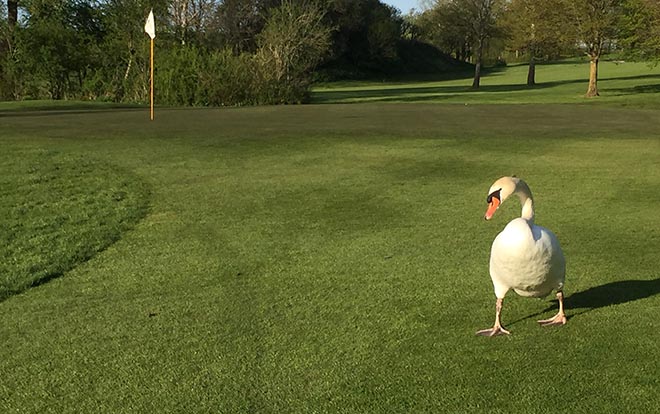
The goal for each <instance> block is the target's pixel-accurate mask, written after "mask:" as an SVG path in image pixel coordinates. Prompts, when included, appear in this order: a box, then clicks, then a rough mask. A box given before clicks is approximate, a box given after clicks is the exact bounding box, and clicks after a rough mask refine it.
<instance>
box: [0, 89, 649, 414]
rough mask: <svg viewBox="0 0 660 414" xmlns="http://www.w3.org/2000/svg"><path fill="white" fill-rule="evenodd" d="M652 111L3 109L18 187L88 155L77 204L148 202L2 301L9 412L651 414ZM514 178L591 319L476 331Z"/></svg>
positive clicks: (578, 313) (569, 289) (424, 106)
mask: <svg viewBox="0 0 660 414" xmlns="http://www.w3.org/2000/svg"><path fill="white" fill-rule="evenodd" d="M585 86H586V85H585ZM653 96H654V99H657V94H654V95H653ZM489 99H490V98H489ZM643 99H644V100H645V101H644V102H647V101H646V100H647V99H648V98H647V97H646V96H645V97H644V98H643ZM640 106H641V107H636V108H634V109H633V108H625V107H621V106H607V105H597V104H596V105H566V104H547V103H546V104H527V105H509V104H499V105H471V104H470V105H462V104H461V105H442V104H428V103H367V104H335V105H307V106H281V107H258V108H234V109H157V111H156V120H155V121H154V122H149V121H148V110H147V111H145V110H144V109H134V108H127V109H121V108H105V107H101V108H99V109H97V110H94V109H90V108H87V107H82V108H80V109H78V110H67V109H58V110H53V111H41V110H20V111H18V110H17V111H14V110H4V111H0V147H1V148H2V150H1V151H0V172H2V173H3V174H6V172H7V171H8V168H9V167H7V166H11V171H13V173H15V172H16V171H19V172H20V171H23V170H25V171H26V173H27V171H30V170H29V168H30V165H32V164H30V162H32V163H34V161H30V162H28V161H25V162H23V163H21V159H23V158H21V157H23V156H25V157H26V158H25V159H26V160H28V158H27V155H26V154H32V155H34V154H50V155H48V156H50V157H55V158H57V159H60V160H62V159H64V160H68V161H67V162H63V164H62V165H63V168H64V169H65V170H66V171H63V172H62V174H64V173H67V172H70V171H69V169H71V168H73V166H74V165H75V164H76V162H77V161H76V160H84V162H85V164H84V165H85V166H86V167H85V168H83V169H82V170H81V171H82V172H76V171H78V170H75V171H73V172H71V174H69V175H66V178H65V180H68V181H67V182H68V183H69V184H68V186H65V187H66V188H69V187H70V186H73V187H74V188H75V186H76V185H78V184H80V187H79V188H80V191H81V193H84V194H91V193H89V192H90V190H89V189H90V188H100V189H102V190H103V191H106V192H105V193H103V194H108V196H107V198H108V199H109V200H115V201H118V199H117V196H116V194H118V191H123V193H122V194H124V195H126V197H125V198H124V196H122V198H121V200H124V199H126V200H129V201H130V202H129V201H127V202H126V204H125V206H126V207H125V208H126V211H125V212H123V213H122V214H123V215H117V216H116V217H115V216H112V217H110V218H103V219H102V220H101V221H103V222H104V223H105V222H109V221H108V220H114V221H112V223H115V224H112V226H110V228H111V230H108V231H107V232H105V233H103V234H106V235H107V240H109V241H111V242H112V241H114V243H113V244H109V242H108V243H106V242H102V243H100V245H103V246H105V247H103V248H99V249H97V250H100V252H98V253H94V254H93V255H90V256H89V257H88V256H84V257H82V258H80V259H81V262H80V263H78V264H77V265H75V266H73V267H72V268H71V269H69V270H67V271H65V272H63V274H62V275H61V276H60V277H55V278H52V279H51V280H49V281H48V282H47V283H40V284H39V285H38V286H35V287H32V288H27V289H22V291H21V293H18V294H13V295H11V296H9V297H7V298H6V299H4V300H2V301H1V302H0V372H1V373H2V375H1V376H0V412H7V413H9V412H29V413H64V412H81V413H92V412H99V413H100V412H104V413H105V412H107V413H119V412H154V413H156V412H161V413H166V412H167V413H169V412H196V413H203V412H208V413H287V412H292V413H312V412H328V413H333V412H342V413H371V412H374V413H415V412H428V413H443V412H447V413H482V412H489V413H555V412H570V413H587V412H588V413H621V412H639V413H641V412H653V411H654V410H657V407H659V406H660V396H659V394H658V389H659V386H660V376H659V374H660V362H659V361H660V348H659V347H658V331H659V328H660V324H659V323H658V310H659V309H660V295H658V294H659V293H660V276H659V273H658V269H660V254H658V252H660V214H658V206H659V203H660V116H659V115H660V114H659V113H658V111H657V109H649V108H646V107H647V106H651V107H653V105H648V104H646V103H643V104H641V105H640ZM39 156H42V155H39ZM30 159H31V160H33V159H34V158H30ZM95 168H96V169H97V173H98V176H99V177H106V178H103V180H101V181H100V182H99V180H96V181H94V180H90V178H89V177H88V176H87V175H86V174H96V173H95V172H94V169H95ZM49 174H57V173H56V172H49ZM510 174H516V175H518V176H520V177H524V178H525V180H526V181H527V183H528V184H529V185H530V187H531V189H532V191H533V193H534V196H535V201H536V222H537V223H538V224H540V225H543V226H546V227H548V228H550V229H552V230H553V231H554V232H555V234H556V235H557V236H558V238H559V240H560V241H561V243H562V246H563V249H564V252H565V255H566V259H567V280H566V289H565V292H566V307H567V315H568V318H569V322H568V324H567V325H566V326H564V327H561V328H540V327H539V326H537V324H536V322H535V320H536V319H542V318H547V317H550V316H551V315H553V314H554V312H555V311H556V302H555V301H553V300H551V298H547V299H544V300H538V299H527V298H521V297H518V296H516V295H515V294H513V293H509V295H508V296H507V299H506V301H505V309H504V314H503V323H504V324H505V326H506V327H507V328H508V329H510V330H511V331H512V335H511V336H509V337H498V338H492V339H491V338H483V337H476V336H475V332H476V331H477V330H478V329H482V328H486V327H489V326H491V324H492V321H493V316H494V303H495V298H494V294H493V292H492V285H491V281H490V277H489V275H488V256H489V249H490V244H491V242H492V240H493V238H494V237H495V235H496V234H497V233H498V232H499V231H500V230H501V229H502V228H503V227H504V226H505V224H506V223H507V222H508V221H509V220H511V219H512V218H514V217H516V216H519V214H520V206H519V205H518V203H517V202H516V201H510V202H508V203H507V204H505V205H504V206H503V207H502V209H501V211H500V212H499V213H498V216H496V217H495V218H494V219H493V220H492V221H490V222H485V221H484V220H483V213H484V211H485V208H486V202H485V198H486V195H487V194H486V192H487V191H488V187H489V186H490V184H491V183H492V182H493V181H494V180H495V179H496V178H498V177H500V176H502V175H510ZM56 178H57V175H56ZM90 182H92V183H93V184H90ZM3 186H7V187H3V188H2V189H1V191H2V192H3V193H2V194H3V196H4V197H5V198H4V199H5V200H14V199H16V200H18V199H19V195H16V194H14V193H12V194H9V192H10V191H9V188H10V187H11V183H10V182H7V180H5V181H3ZM90 186H92V187H90ZM15 190H16V189H15V188H12V189H11V191H13V192H15ZM19 193H20V192H19ZM94 194H96V193H94ZM86 197H89V199H90V200H92V201H93V202H94V203H97V202H101V201H102V200H103V197H101V196H99V197H92V195H89V196H86ZM143 203H144V205H143ZM145 205H146V206H145ZM0 208H2V209H3V210H2V211H3V217H8V216H9V213H11V212H12V211H14V209H15V208H17V207H16V206H12V205H2V206H0ZM100 208H101V207H99V209H100ZM104 214H106V213H104ZM108 214H109V213H108ZM106 216H107V214H106ZM106 216H103V217H106ZM2 220H3V218H0V224H2V225H4V224H5V223H4V222H3V221H2ZM91 222H95V221H91ZM71 231H74V230H71ZM103 231H105V230H103ZM115 231H120V232H121V234H120V236H119V237H113V236H112V235H113V234H114V232H115ZM99 237H100V236H99ZM104 237H105V236H104ZM103 240H106V239H102V241H103ZM115 240H116V241H115ZM2 276H3V277H6V275H2Z"/></svg>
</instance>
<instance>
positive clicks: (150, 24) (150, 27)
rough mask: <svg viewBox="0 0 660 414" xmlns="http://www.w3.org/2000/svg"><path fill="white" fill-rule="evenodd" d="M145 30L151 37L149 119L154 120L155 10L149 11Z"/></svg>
mask: <svg viewBox="0 0 660 414" xmlns="http://www.w3.org/2000/svg"><path fill="white" fill-rule="evenodd" d="M144 31H145V32H147V34H148V35H149V37H150V38H151V56H150V59H149V61H150V63H151V65H150V68H149V69H150V71H149V72H150V73H149V81H150V84H151V85H150V86H151V87H150V94H149V95H150V98H151V99H150V105H149V119H151V120H152V121H153V120H154V38H155V37H156V25H155V24H154V10H153V9H151V11H149V16H148V17H147V22H146V23H145V24H144Z"/></svg>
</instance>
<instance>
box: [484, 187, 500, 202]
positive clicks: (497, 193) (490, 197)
mask: <svg viewBox="0 0 660 414" xmlns="http://www.w3.org/2000/svg"><path fill="white" fill-rule="evenodd" d="M500 191H502V189H501V188H500V189H499V190H497V191H493V192H492V193H490V194H488V198H486V202H487V203H488V204H490V203H492V202H493V198H496V199H497V201H500Z"/></svg>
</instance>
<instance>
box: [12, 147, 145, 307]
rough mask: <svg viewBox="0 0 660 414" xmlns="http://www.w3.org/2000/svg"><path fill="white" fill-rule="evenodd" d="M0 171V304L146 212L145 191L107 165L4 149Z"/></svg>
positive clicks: (80, 259) (83, 255)
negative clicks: (0, 189) (0, 190)
mask: <svg viewBox="0 0 660 414" xmlns="http://www.w3.org/2000/svg"><path fill="white" fill-rule="evenodd" d="M0 166H1V167H0V172H1V174H0V188H2V192H1V193H0V217H2V219H0V275H2V277H1V278H0V301H2V300H3V299H6V298H7V297H8V296H9V295H12V294H15V293H19V292H22V291H23V290H25V289H26V288H28V287H30V286H34V285H37V284H40V283H42V282H45V281H48V280H49V279H51V278H53V277H57V276H59V275H61V274H63V273H64V272H65V271H67V270H69V269H71V268H72V267H73V266H74V265H76V264H78V263H80V262H83V261H85V260H87V259H89V258H91V257H92V256H93V255H94V254H95V253H97V252H99V251H101V250H103V249H104V248H105V247H107V246H109V245H110V244H112V243H113V242H115V241H117V240H118V239H119V237H120V235H121V233H122V232H124V231H126V230H127V229H128V228H130V227H131V226H133V225H134V224H135V223H136V222H137V221H138V220H139V219H141V218H142V217H144V215H145V214H146V206H147V194H146V193H147V190H146V188H144V186H143V185H141V184H140V182H139V180H136V178H135V177H132V176H131V175H130V174H126V173H124V172H122V171H115V169H114V168H112V166H111V165H108V164H107V163H103V162H98V161H95V160H93V159H90V158H88V157H85V156H82V155H70V154H62V153H59V152H57V151H56V150H49V151H45V150H39V149H29V150H24V149H20V148H14V147H12V146H9V147H8V148H5V150H4V151H3V152H2V155H1V156H0Z"/></svg>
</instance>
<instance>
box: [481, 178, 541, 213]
mask: <svg viewBox="0 0 660 414" xmlns="http://www.w3.org/2000/svg"><path fill="white" fill-rule="evenodd" d="M521 190H523V191H526V192H527V193H529V187H527V184H525V182H524V181H523V180H521V179H520V178H518V177H515V176H513V177H502V178H500V179H498V180H497V181H495V182H494V183H493V185H491V186H490V190H488V197H487V198H486V202H487V203H488V210H486V214H485V215H484V218H485V219H486V220H490V219H491V218H492V217H493V214H495V212H496V211H497V209H498V208H499V207H500V205H501V204H502V203H503V202H504V200H506V199H507V198H509V196H511V194H515V193H517V192H518V191H521ZM530 195H531V194H530Z"/></svg>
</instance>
